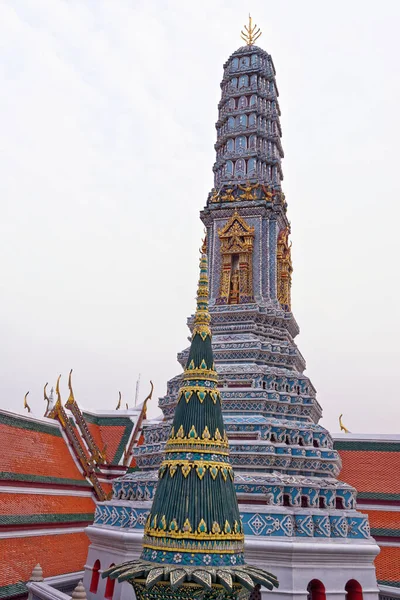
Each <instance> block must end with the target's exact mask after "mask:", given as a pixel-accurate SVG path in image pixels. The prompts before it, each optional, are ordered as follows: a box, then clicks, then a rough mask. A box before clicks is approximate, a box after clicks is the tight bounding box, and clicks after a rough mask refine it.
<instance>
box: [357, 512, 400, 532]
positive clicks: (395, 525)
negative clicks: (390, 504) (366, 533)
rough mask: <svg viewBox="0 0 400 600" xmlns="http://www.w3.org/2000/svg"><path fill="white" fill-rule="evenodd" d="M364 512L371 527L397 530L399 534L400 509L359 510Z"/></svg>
mask: <svg viewBox="0 0 400 600" xmlns="http://www.w3.org/2000/svg"><path fill="white" fill-rule="evenodd" d="M361 512H364V513H365V512H366V513H367V514H368V518H369V524H370V526H371V529H372V528H374V529H392V530H397V531H398V532H399V535H400V510H399V511H395V510H387V511H385V510H384V508H383V507H382V510H361Z"/></svg>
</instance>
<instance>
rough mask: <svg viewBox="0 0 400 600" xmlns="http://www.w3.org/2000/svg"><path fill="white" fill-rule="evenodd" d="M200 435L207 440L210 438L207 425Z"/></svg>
mask: <svg viewBox="0 0 400 600" xmlns="http://www.w3.org/2000/svg"><path fill="white" fill-rule="evenodd" d="M201 437H202V438H203V440H209V439H210V438H211V435H210V432H209V430H208V427H207V425H206V426H205V427H204V431H203V433H202V436H201Z"/></svg>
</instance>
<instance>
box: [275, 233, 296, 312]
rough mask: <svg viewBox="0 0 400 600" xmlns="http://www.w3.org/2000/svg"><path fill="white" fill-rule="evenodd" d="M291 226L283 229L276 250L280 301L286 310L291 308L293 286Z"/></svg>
mask: <svg viewBox="0 0 400 600" xmlns="http://www.w3.org/2000/svg"><path fill="white" fill-rule="evenodd" d="M289 233H290V229H289V227H286V228H285V229H283V230H282V231H281V232H280V234H279V236H278V244H277V250H276V259H277V283H278V289H277V295H278V301H279V303H280V304H281V305H282V307H283V308H284V309H285V310H290V309H291V287H292V273H293V266H292V257H291V247H292V245H291V244H289Z"/></svg>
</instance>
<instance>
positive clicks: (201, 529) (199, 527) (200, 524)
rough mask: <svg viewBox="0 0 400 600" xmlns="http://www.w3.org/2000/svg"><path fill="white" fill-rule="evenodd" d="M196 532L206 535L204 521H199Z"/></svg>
mask: <svg viewBox="0 0 400 600" xmlns="http://www.w3.org/2000/svg"><path fill="white" fill-rule="evenodd" d="M197 531H198V533H207V524H206V522H205V520H204V519H201V521H200V523H199V526H198V527H197Z"/></svg>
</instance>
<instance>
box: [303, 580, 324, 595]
mask: <svg viewBox="0 0 400 600" xmlns="http://www.w3.org/2000/svg"><path fill="white" fill-rule="evenodd" d="M307 600H326V593H325V586H324V584H323V583H322V581H320V580H319V579H312V580H311V581H310V583H309V584H308V586H307Z"/></svg>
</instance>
